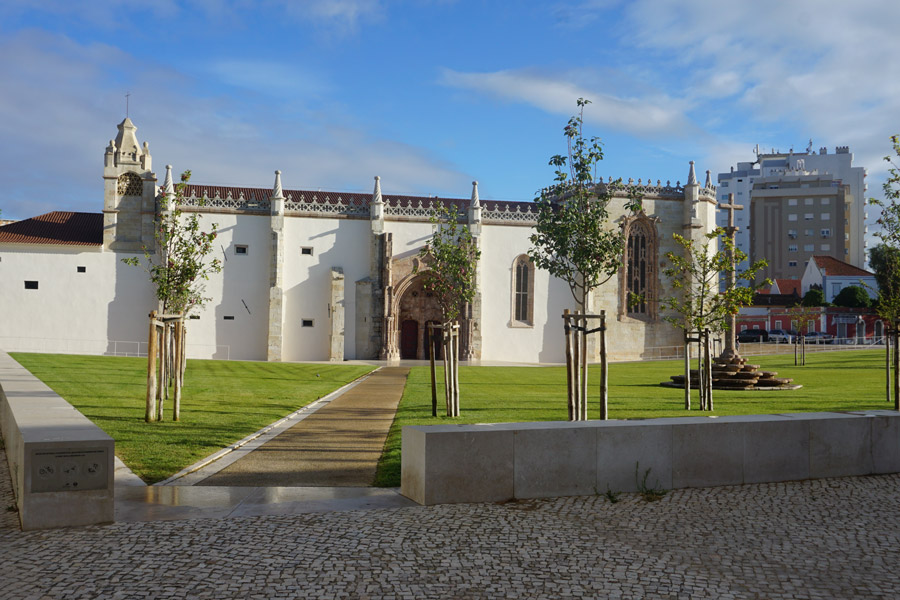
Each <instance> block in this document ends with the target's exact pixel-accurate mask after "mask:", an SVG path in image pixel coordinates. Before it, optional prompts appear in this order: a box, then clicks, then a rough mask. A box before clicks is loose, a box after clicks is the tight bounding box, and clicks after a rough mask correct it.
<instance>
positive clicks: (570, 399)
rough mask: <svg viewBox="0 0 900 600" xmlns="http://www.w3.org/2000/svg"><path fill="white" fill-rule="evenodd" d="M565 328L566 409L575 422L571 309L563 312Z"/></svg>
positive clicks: (570, 418)
mask: <svg viewBox="0 0 900 600" xmlns="http://www.w3.org/2000/svg"><path fill="white" fill-rule="evenodd" d="M563 327H564V331H565V334H566V408H567V409H568V411H569V420H570V421H574V420H575V360H574V359H575V357H574V356H573V352H572V350H573V343H572V342H573V340H572V338H573V331H572V326H571V324H570V322H569V309H568V308H567V309H565V310H564V311H563Z"/></svg>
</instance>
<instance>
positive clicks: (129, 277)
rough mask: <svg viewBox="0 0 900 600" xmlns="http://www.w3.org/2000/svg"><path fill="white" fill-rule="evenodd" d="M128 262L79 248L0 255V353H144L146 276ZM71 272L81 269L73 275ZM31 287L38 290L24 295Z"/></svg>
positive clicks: (12, 249) (30, 248) (16, 248)
mask: <svg viewBox="0 0 900 600" xmlns="http://www.w3.org/2000/svg"><path fill="white" fill-rule="evenodd" d="M127 256H133V255H128V254H116V253H111V252H102V251H101V249H100V246H96V247H84V246H82V247H79V246H62V245H37V244H15V245H13V244H4V245H3V246H2V247H0V281H2V282H3V283H2V285H0V306H2V307H3V318H2V319H0V347H2V348H3V349H4V350H7V351H16V350H18V351H34V352H63V353H73V354H79V353H88V354H103V353H107V352H109V353H112V352H118V353H135V354H136V353H137V352H138V351H139V344H141V343H143V349H144V350H146V341H147V328H148V321H147V315H148V314H149V313H150V311H151V310H153V308H154V307H155V302H154V295H153V288H152V287H151V286H150V284H149V283H148V281H147V274H146V273H145V272H144V271H143V270H142V269H139V268H137V267H131V266H128V265H125V264H123V263H122V262H121V259H122V258H125V257H127ZM78 267H84V272H83V273H79V272H78ZM25 281H36V282H37V285H38V289H36V290H35V289H25Z"/></svg>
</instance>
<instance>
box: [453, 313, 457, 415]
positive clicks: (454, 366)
mask: <svg viewBox="0 0 900 600" xmlns="http://www.w3.org/2000/svg"><path fill="white" fill-rule="evenodd" d="M452 340H453V359H452V363H453V416H454V417H458V416H459V324H455V325H454V326H453V335H452Z"/></svg>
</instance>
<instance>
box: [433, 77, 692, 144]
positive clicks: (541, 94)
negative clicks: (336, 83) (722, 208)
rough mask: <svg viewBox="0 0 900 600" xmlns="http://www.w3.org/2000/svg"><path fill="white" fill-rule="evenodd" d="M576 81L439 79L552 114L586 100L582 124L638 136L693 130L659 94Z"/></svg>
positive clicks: (677, 104) (670, 100)
mask: <svg viewBox="0 0 900 600" xmlns="http://www.w3.org/2000/svg"><path fill="white" fill-rule="evenodd" d="M577 79H579V75H578V74H571V75H570V76H569V77H566V76H563V77H559V78H557V77H550V76H544V75H541V74H538V73H535V72H531V71H526V70H510V71H496V72H493V73H462V72H458V71H453V70H449V69H445V70H444V71H443V74H442V76H441V82H442V83H443V84H445V85H447V86H450V87H455V88H460V89H467V90H471V91H475V92H478V93H481V94H486V95H489V96H493V97H496V98H499V99H501V100H506V101H512V102H520V103H523V104H530V105H532V106H535V107H536V108H539V109H541V110H544V111H547V112H550V113H554V114H562V115H571V114H572V111H573V105H574V99H575V98H587V99H589V100H590V101H591V102H592V106H591V107H590V108H589V109H588V110H586V111H585V121H586V122H589V123H593V124H596V125H600V126H603V127H608V128H610V129H615V130H618V131H624V132H626V133H630V134H633V135H638V136H642V137H653V136H664V137H668V136H678V135H683V134H685V133H686V132H688V131H690V130H691V129H692V128H693V126H692V125H691V123H690V121H689V120H688V119H687V118H686V116H685V114H684V112H683V111H682V110H681V109H682V107H683V104H682V103H681V102H679V101H677V100H675V99H673V98H670V97H668V96H666V95H664V94H653V95H651V94H646V95H644V96H643V97H629V96H625V95H621V94H616V93H615V91H617V90H611V91H606V90H605V89H601V86H600V84H598V83H592V84H587V85H581V84H578V83H575V80H577ZM591 79H593V78H591Z"/></svg>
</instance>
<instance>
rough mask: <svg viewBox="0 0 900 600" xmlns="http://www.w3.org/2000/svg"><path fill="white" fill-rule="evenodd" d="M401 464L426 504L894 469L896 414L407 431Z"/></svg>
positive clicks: (409, 492) (898, 466)
mask: <svg viewBox="0 0 900 600" xmlns="http://www.w3.org/2000/svg"><path fill="white" fill-rule="evenodd" d="M638 465H639V467H638ZM401 468H402V472H401V493H402V494H403V495H404V496H406V497H408V498H410V499H412V500H414V501H416V502H418V503H420V504H426V505H430V504H444V503H453V502H496V501H503V500H510V499H517V498H541V497H554V496H576V495H585V494H602V493H605V492H606V491H607V490H611V491H614V492H634V491H638V482H637V481H636V477H635V472H636V469H639V471H640V473H639V476H640V478H641V479H643V475H644V473H645V472H646V470H647V469H650V473H649V476H648V477H647V481H646V483H647V486H648V487H660V488H665V489H674V488H693V487H709V486H720V485H738V484H744V483H765V482H777V481H791V480H798V479H815V478H822V477H843V476H851V475H868V474H877V473H896V472H900V413H897V412H895V411H888V410H877V411H865V412H862V411H861V412H853V413H798V414H781V415H750V416H735V417H681V418H670V419H647V420H635V421H586V422H576V423H569V422H544V423H502V424H491V425H436V426H410V427H404V428H403V434H402V467H401Z"/></svg>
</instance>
